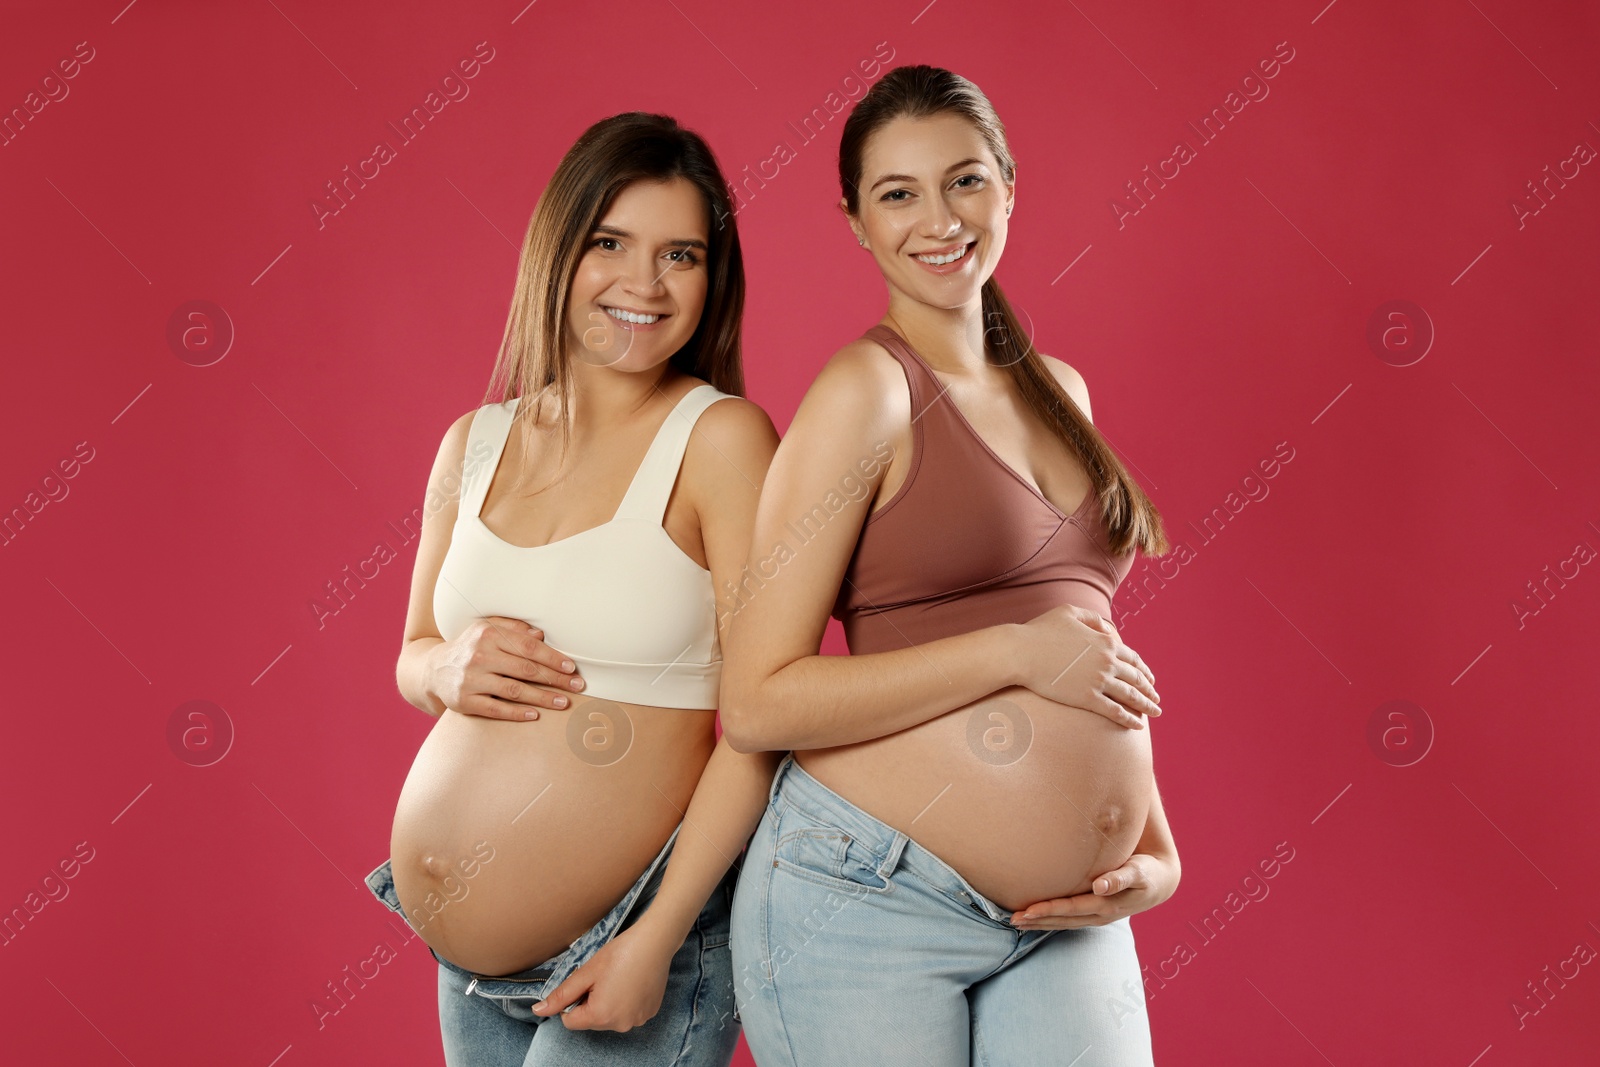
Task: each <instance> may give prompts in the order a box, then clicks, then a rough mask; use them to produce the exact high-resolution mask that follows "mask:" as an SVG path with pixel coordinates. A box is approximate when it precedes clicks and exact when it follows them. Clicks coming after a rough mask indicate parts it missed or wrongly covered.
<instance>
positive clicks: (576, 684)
mask: <svg viewBox="0 0 1600 1067" xmlns="http://www.w3.org/2000/svg"><path fill="white" fill-rule="evenodd" d="M572 688H574V689H582V688H583V679H582V678H574V679H573V680H572Z"/></svg>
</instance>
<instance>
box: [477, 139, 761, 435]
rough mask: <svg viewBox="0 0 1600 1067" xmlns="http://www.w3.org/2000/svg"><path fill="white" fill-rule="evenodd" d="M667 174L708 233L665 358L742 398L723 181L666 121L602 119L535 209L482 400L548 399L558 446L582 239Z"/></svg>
mask: <svg viewBox="0 0 1600 1067" xmlns="http://www.w3.org/2000/svg"><path fill="white" fill-rule="evenodd" d="M674 178H683V179H685V180H687V181H689V182H691V183H692V184H693V185H694V186H695V187H696V188H698V189H699V190H700V192H701V194H702V195H703V196H704V197H705V200H706V208H707V210H708V212H709V218H710V221H711V233H710V236H709V239H708V241H707V245H708V249H707V254H706V269H707V272H708V274H709V278H708V279H707V288H706V302H705V307H704V309H703V310H702V312H701V314H700V322H699V324H698V325H697V326H696V327H695V331H694V334H693V335H692V336H691V337H690V338H689V340H688V341H686V342H684V345H683V347H682V348H680V349H679V350H678V351H677V352H675V353H673V355H672V357H671V360H670V362H671V363H672V365H673V366H674V367H676V368H677V369H678V370H680V371H682V372H683V373H685V374H691V375H693V376H695V377H696V378H700V379H702V380H704V381H706V382H709V383H710V384H711V385H713V386H715V387H716V388H717V389H719V390H721V391H722V392H724V393H731V394H733V395H735V396H743V395H744V364H743V360H742V356H741V352H740V348H739V335H740V323H741V321H742V318H743V315H744V258H743V256H742V254H741V253H740V250H739V231H738V229H737V227H736V226H735V225H734V219H733V216H734V212H733V205H732V203H731V202H730V200H729V198H728V183H727V180H726V179H725V178H724V177H723V175H722V170H721V168H720V167H718V166H717V160H716V156H715V155H713V154H712V151H711V148H710V146H709V145H707V144H706V142H705V140H704V139H703V138H701V137H700V135H699V134H697V133H695V132H693V131H692V130H687V129H684V128H683V127H682V126H679V125H678V123H677V121H676V120H675V119H673V118H671V117H670V116H667V115H655V114H650V113H648V112H644V111H628V112H624V113H622V114H620V115H612V116H611V117H610V118H606V119H601V120H600V121H599V122H597V123H595V124H594V125H593V126H590V127H589V128H588V129H587V130H585V131H584V132H583V134H582V135H581V136H580V137H579V138H578V140H577V141H576V143H574V144H573V146H572V147H571V148H569V149H568V150H567V154H566V155H565V156H563V157H562V159H561V163H560V164H559V165H558V166H557V167H556V170H555V173H554V174H552V175H551V176H550V182H549V184H548V185H546V186H545V188H544V192H543V193H541V194H540V196H539V202H538V203H537V204H536V205H535V206H534V209H533V217H532V218H531V219H530V220H529V221H528V232H527V235H526V236H525V237H524V238H523V241H522V252H521V256H520V258H519V261H518V264H517V285H516V289H515V290H514V291H513V293H512V297H511V313H510V315H509V316H508V317H507V319H506V328H505V333H504V335H503V336H502V337H501V341H500V349H499V352H498V354H497V355H496V358H495V365H494V371H493V373H492V374H491V375H490V379H489V387H488V389H487V390H486V391H485V393H484V399H483V403H485V404H491V403H504V402H505V401H507V400H510V399H511V398H512V397H524V398H529V397H539V396H541V394H543V393H544V392H546V391H549V392H552V393H554V394H555V398H556V400H557V402H558V404H559V411H560V416H561V417H560V420H559V421H560V423H561V440H562V447H563V449H565V447H566V443H567V440H568V400H569V398H570V395H571V387H572V369H571V364H570V358H571V356H570V353H569V352H568V351H567V344H566V338H567V311H568V307H569V304H570V300H571V293H572V279H573V277H574V276H575V275H576V274H577V272H578V261H579V260H581V259H582V258H583V255H584V252H585V251H586V250H587V245H588V237H589V235H590V234H591V233H592V232H594V228H595V227H596V226H597V225H599V223H600V220H601V219H602V218H603V217H604V216H605V213H606V212H607V211H608V210H609V209H610V207H611V204H612V202H613V201H615V200H616V198H617V195H618V194H619V193H621V192H622V190H623V189H624V188H626V187H627V186H628V185H630V184H631V183H633V182H636V181H656V182H664V181H670V180H672V179H674ZM519 407H527V403H526V402H524V403H523V404H521V405H519ZM534 421H535V420H533V419H531V418H530V419H528V421H527V422H526V423H525V424H524V427H523V440H524V443H529V439H530V438H531V437H532V435H533V433H534ZM527 454H528V453H527V451H524V455H527Z"/></svg>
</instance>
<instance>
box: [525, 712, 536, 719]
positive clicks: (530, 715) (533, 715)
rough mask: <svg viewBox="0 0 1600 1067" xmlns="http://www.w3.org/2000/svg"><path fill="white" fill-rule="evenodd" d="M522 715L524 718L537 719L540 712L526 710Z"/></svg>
mask: <svg viewBox="0 0 1600 1067" xmlns="http://www.w3.org/2000/svg"><path fill="white" fill-rule="evenodd" d="M522 717H523V718H524V719H537V718H538V717H539V713H538V712H537V711H525V712H523V713H522Z"/></svg>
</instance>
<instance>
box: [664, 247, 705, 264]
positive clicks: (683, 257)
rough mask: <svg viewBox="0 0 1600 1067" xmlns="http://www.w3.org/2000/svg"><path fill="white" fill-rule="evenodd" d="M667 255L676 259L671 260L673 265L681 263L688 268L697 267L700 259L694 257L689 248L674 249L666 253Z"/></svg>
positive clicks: (692, 251)
mask: <svg viewBox="0 0 1600 1067" xmlns="http://www.w3.org/2000/svg"><path fill="white" fill-rule="evenodd" d="M667 255H669V256H677V257H678V258H677V259H674V260H673V262H674V263H683V264H686V265H687V266H690V267H695V266H699V264H700V257H699V256H697V255H695V254H694V250H693V249H691V248H675V249H673V250H672V251H670V252H668V253H667Z"/></svg>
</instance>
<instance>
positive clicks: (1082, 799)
mask: <svg viewBox="0 0 1600 1067" xmlns="http://www.w3.org/2000/svg"><path fill="white" fill-rule="evenodd" d="M795 761H796V762H797V763H799V764H800V766H801V767H803V768H804V769H805V771H806V773H808V774H810V775H811V776H812V777H814V778H816V779H817V780H818V781H819V782H821V783H822V784H823V785H825V786H827V787H828V788H829V789H832V790H833V791H834V792H835V793H838V794H839V795H840V796H842V797H844V798H845V799H846V800H848V801H850V802H851V803H853V804H855V805H856V806H857V807H859V808H861V809H862V810H863V811H865V812H867V813H868V814H869V815H872V816H873V817H875V818H876V819H878V820H879V821H881V822H884V823H887V824H888V825H890V826H892V827H894V828H895V829H897V830H900V831H902V832H903V833H905V834H906V835H907V836H908V837H910V838H912V839H913V840H914V841H916V842H917V843H918V844H919V845H921V846H923V847H924V848H926V849H928V850H929V851H930V852H933V853H934V854H935V855H937V856H938V857H939V858H940V859H942V860H943V861H944V862H945V863H947V864H949V865H950V866H951V867H953V868H955V870H956V872H957V873H959V874H960V875H961V876H962V877H963V878H965V879H966V880H967V881H968V882H969V883H970V884H971V885H972V887H973V888H974V889H976V890H977V891H978V892H980V893H982V894H983V895H984V896H986V897H988V898H989V899H990V900H992V901H994V902H995V903H996V904H998V905H1000V906H1001V907H1003V908H1009V909H1011V910H1019V909H1021V908H1024V907H1026V906H1027V905H1029V904H1035V903H1038V902H1039V901H1041V900H1050V899H1053V898H1055V897H1066V896H1075V895H1077V894H1079V893H1087V892H1090V891H1091V886H1092V885H1093V882H1094V879H1095V878H1096V877H1097V876H1099V875H1101V874H1104V873H1105V872H1107V871H1110V870H1114V869H1115V868H1117V867H1119V866H1121V865H1122V863H1123V862H1124V861H1125V860H1127V858H1128V857H1129V856H1130V855H1132V854H1133V850H1134V846H1135V845H1136V844H1137V843H1138V841H1139V838H1140V836H1141V835H1142V834H1143V832H1144V822H1145V816H1146V814H1147V813H1148V811H1149V807H1150V792H1151V782H1152V779H1151V757H1150V733H1149V730H1148V729H1145V730H1130V729H1128V728H1126V727H1123V726H1118V725H1117V724H1116V723H1114V722H1111V721H1110V720H1109V719H1106V718H1105V717H1104V716H1101V715H1096V714H1094V713H1092V712H1087V711H1083V710H1080V709H1077V708H1069V707H1066V706H1064V705H1061V704H1057V703H1055V702H1053V701H1049V700H1046V699H1044V698H1043V697H1040V696H1038V695H1037V694H1035V693H1033V692H1032V691H1030V690H1027V689H1023V688H1021V687H1013V688H1010V689H1003V690H1001V691H1000V692H998V693H995V694H993V695H992V696H989V697H986V698H984V699H983V700H980V701H978V702H976V703H974V704H969V705H967V706H966V707H964V708H958V709H956V710H955V711H950V712H947V713H945V714H944V715H941V716H939V717H938V718H935V719H930V720H928V721H927V722H925V723H921V724H919V725H917V726H914V727H912V728H911V729H909V730H902V731H900V732H899V733H895V734H890V735H888V736H887V737H879V738H874V739H873V740H871V741H863V742H860V743H858V744H853V745H841V746H838V747H835V748H824V749H812V750H809V751H805V752H796V753H795Z"/></svg>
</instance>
